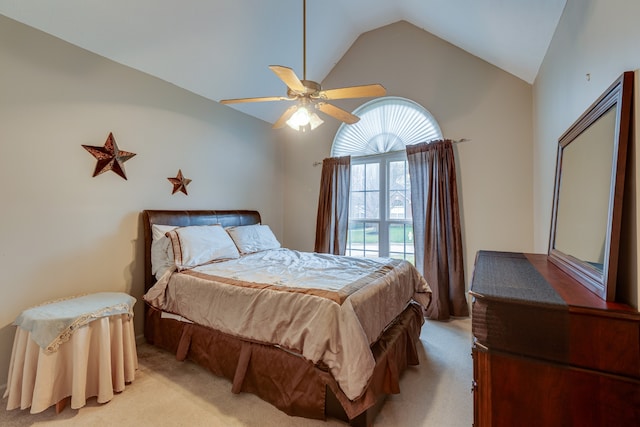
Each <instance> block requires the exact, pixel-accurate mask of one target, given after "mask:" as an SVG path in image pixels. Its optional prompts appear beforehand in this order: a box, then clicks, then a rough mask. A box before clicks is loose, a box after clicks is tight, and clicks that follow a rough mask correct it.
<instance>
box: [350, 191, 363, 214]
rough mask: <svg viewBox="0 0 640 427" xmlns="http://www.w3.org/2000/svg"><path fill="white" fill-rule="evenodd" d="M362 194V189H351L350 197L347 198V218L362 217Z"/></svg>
mask: <svg viewBox="0 0 640 427" xmlns="http://www.w3.org/2000/svg"><path fill="white" fill-rule="evenodd" d="M364 195H365V193H364V192H362V191H351V198H350V200H349V218H350V219H364V217H365V215H364V214H365V210H364Z"/></svg>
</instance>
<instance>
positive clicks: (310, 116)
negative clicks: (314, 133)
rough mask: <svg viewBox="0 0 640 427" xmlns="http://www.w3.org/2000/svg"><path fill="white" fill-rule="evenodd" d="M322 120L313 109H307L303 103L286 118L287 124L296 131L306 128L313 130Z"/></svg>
mask: <svg viewBox="0 0 640 427" xmlns="http://www.w3.org/2000/svg"><path fill="white" fill-rule="evenodd" d="M322 123H324V121H323V120H322V119H321V118H320V117H319V116H318V115H317V114H316V113H315V112H313V111H309V109H308V108H307V107H305V106H304V105H302V106H300V107H298V109H297V110H296V112H295V113H293V115H291V117H290V118H289V120H287V125H288V126H289V127H290V128H291V129H293V130H297V131H300V130H301V131H303V132H304V131H305V130H307V129H310V130H314V129H315V128H317V127H318V126H320V125H321V124H322Z"/></svg>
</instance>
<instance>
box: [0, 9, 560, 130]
mask: <svg viewBox="0 0 640 427" xmlns="http://www.w3.org/2000/svg"><path fill="white" fill-rule="evenodd" d="M565 3H566V0H393V1H390V0H307V26H306V30H307V46H306V49H307V77H308V78H309V79H311V80H315V81H318V82H321V81H322V80H323V79H324V78H325V77H326V76H327V75H328V74H329V72H330V71H331V69H332V68H333V67H334V65H335V64H336V63H337V62H338V61H339V60H340V58H341V57H342V56H343V55H344V54H345V52H346V51H347V50H348V49H349V47H350V46H351V45H352V44H353V42H354V41H355V40H356V39H357V38H358V36H360V35H361V34H362V33H364V32H367V31H370V30H374V29H376V28H379V27H382V26H385V25H388V24H391V23H394V22H397V21H401V20H405V21H408V22H410V23H412V24H413V25H415V26H417V27H419V28H422V29H424V30H426V31H428V32H430V33H432V34H434V35H436V36H438V37H440V38H442V39H444V40H446V41H448V42H449V43H451V44H454V45H456V46H458V47H460V48H461V49H464V50H465V51H467V52H469V53H471V54H473V55H475V56H478V57H479V58H482V59H484V60H485V61H487V62H489V63H491V64H494V65H495V66H497V67H500V68H501V69H503V70H505V71H507V72H509V73H511V74H513V75H515V76H517V77H519V78H521V79H522V80H524V81H526V82H529V83H533V81H534V80H535V78H536V75H537V72H538V69H539V67H540V64H541V63H542V60H543V59H544V55H545V53H546V51H547V48H548V46H549V43H550V41H551V38H552V37H553V33H554V31H555V28H556V26H557V24H558V21H559V19H560V16H561V14H562V11H563V9H564V5H565ZM302 5H303V0H180V1H176V0H109V1H90V0H55V1H41V0H0V14H3V15H5V16H7V17H9V18H12V19H15V20H17V21H19V22H22V23H24V24H27V25H29V26H32V27H34V28H37V29H39V30H42V31H45V32H47V33H50V34H52V35H54V36H56V37H59V38H61V39H63V40H65V41H68V42H70V43H72V44H74V45H77V46H79V47H82V48H84V49H87V50H89V51H92V52H95V53H97V54H99V55H102V56H104V57H107V58H110V59H112V60H114V61H117V62H119V63H122V64H124V65H127V66H130V67H132V68H135V69H138V70H140V71H143V72H145V73H148V74H150V75H153V76H156V77H159V78H161V79H163V80H166V81H168V82H170V83H173V84H175V85H177V86H180V87H182V88H184V89H187V90H189V91H192V92H194V93H196V94H199V95H201V96H204V97H206V98H209V99H212V100H214V101H219V100H221V99H225V98H241V97H252V96H274V95H275V96H279V95H284V94H285V87H284V85H283V83H282V82H281V81H280V80H279V79H278V78H277V77H276V76H275V75H274V74H273V73H272V72H271V71H270V70H269V69H268V66H269V65H272V64H278V65H285V66H289V67H291V68H293V69H294V70H295V71H296V73H297V74H298V75H299V76H302V74H303V69H302V68H303V65H302V63H303V61H302V56H303V55H302V53H303V37H302V34H303V13H302V11H303V7H302ZM364 83H371V82H363V84H364ZM266 104H270V103H266ZM231 107H232V108H237V109H238V110H240V111H243V112H245V113H247V114H250V115H253V116H255V117H258V118H260V119H262V120H265V121H267V122H270V123H273V122H274V121H275V120H276V119H277V118H278V116H279V115H280V114H281V112H282V111H281V110H282V109H281V108H269V106H268V105H265V103H260V104H234V105H233V106H231Z"/></svg>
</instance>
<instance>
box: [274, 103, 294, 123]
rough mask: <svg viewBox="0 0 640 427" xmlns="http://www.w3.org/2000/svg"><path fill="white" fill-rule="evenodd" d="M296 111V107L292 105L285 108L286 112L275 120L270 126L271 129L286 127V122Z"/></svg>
mask: <svg viewBox="0 0 640 427" xmlns="http://www.w3.org/2000/svg"><path fill="white" fill-rule="evenodd" d="M297 109H298V106H297V105H292V106H291V107H289V108H287V109H286V111H285V112H284V113H282V115H281V116H280V117H279V118H278V120H276V122H275V123H274V124H273V126H271V129H280V128H281V127H283V126H284V125H286V124H287V120H289V119H290V118H291V116H293V113H295V112H296V110H297Z"/></svg>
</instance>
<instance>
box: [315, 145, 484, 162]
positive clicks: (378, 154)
mask: <svg viewBox="0 0 640 427" xmlns="http://www.w3.org/2000/svg"><path fill="white" fill-rule="evenodd" d="M469 141H471V140H470V139H469V138H460V139H452V140H451V142H453V143H454V144H457V143H458V142H469ZM375 155H376V156H378V155H379V154H375ZM320 165H322V162H317V161H316V162H313V167H314V168H315V167H316V166H320Z"/></svg>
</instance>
